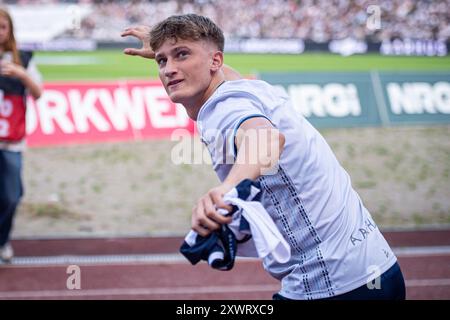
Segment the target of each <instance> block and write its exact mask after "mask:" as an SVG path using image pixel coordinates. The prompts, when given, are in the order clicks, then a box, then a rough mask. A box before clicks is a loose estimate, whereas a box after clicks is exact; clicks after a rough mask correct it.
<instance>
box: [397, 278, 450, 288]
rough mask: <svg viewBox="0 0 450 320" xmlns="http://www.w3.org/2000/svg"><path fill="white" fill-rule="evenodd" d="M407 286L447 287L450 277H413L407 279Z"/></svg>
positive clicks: (449, 283) (449, 284)
mask: <svg viewBox="0 0 450 320" xmlns="http://www.w3.org/2000/svg"><path fill="white" fill-rule="evenodd" d="M405 283H406V286H407V287H447V286H450V279H412V280H405Z"/></svg>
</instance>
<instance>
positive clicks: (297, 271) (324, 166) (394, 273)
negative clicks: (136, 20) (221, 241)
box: [122, 14, 405, 299]
mask: <svg viewBox="0 0 450 320" xmlns="http://www.w3.org/2000/svg"><path fill="white" fill-rule="evenodd" d="M149 31H150V29H149V28H148V27H137V28H129V29H127V30H125V32H124V33H123V34H122V36H129V35H131V36H135V37H137V38H138V39H140V40H142V41H143V47H142V48H141V49H131V48H128V49H125V51H124V52H125V53H126V54H130V55H139V56H142V57H146V58H151V59H155V60H156V62H157V64H158V68H159V77H160V79H161V81H162V83H163V85H164V87H165V89H166V91H167V94H168V95H169V97H170V98H171V100H172V101H173V102H176V103H181V104H183V106H184V107H185V108H186V111H187V113H188V115H189V117H190V118H191V119H193V120H194V121H197V125H198V129H199V132H200V135H201V137H202V140H203V141H204V142H205V144H206V145H207V147H208V150H209V152H210V154H211V157H212V161H213V167H214V170H215V171H216V173H217V175H218V176H219V178H220V180H221V181H222V183H221V184H220V185H219V186H217V187H215V188H213V189H211V190H209V191H208V192H207V193H206V194H205V195H204V196H202V197H201V198H200V199H199V200H198V201H197V204H196V205H195V207H194V209H193V212H192V229H193V230H194V231H196V232H197V233H199V234H200V235H202V236H206V235H208V234H209V233H211V232H213V231H214V230H217V229H218V228H219V227H220V225H221V224H224V223H229V222H230V221H231V218H229V217H224V216H222V215H221V214H219V213H218V212H217V210H218V209H219V208H225V209H228V210H229V209H230V207H229V206H227V205H226V204H225V203H224V202H223V195H224V194H226V193H227V192H228V191H229V190H231V189H232V188H233V187H234V186H236V185H237V184H238V183H239V182H240V181H242V180H244V179H252V180H257V181H258V182H259V183H260V185H261V189H262V191H261V192H262V195H261V203H262V204H263V206H264V207H265V209H266V210H267V212H268V213H269V214H270V216H271V218H272V219H273V221H274V222H275V224H276V225H277V227H278V228H279V230H280V232H281V234H282V235H283V236H284V238H285V239H286V240H287V242H288V243H289V245H290V247H291V259H290V261H289V262H287V263H283V264H280V263H277V262H276V261H275V260H274V259H272V258H271V256H268V257H267V258H265V259H264V261H263V263H264V268H265V269H266V270H267V271H268V272H269V273H270V274H271V275H272V276H273V277H275V278H277V279H279V280H280V281H281V284H282V287H281V290H280V292H279V293H277V294H275V295H274V299H404V298H405V286H404V280H403V276H402V273H401V271H400V268H399V265H398V264H397V259H396V257H395V255H394V254H393V252H392V250H391V249H390V247H389V245H388V244H387V242H386V241H385V239H384V238H383V236H382V234H381V233H380V231H379V229H378V228H377V226H376V224H375V223H374V222H373V220H372V218H371V216H370V214H369V212H368V211H367V209H366V208H365V207H364V206H363V204H362V202H361V199H360V198H359V196H358V194H357V193H356V192H355V191H354V190H353V188H352V186H351V182H350V178H349V176H348V174H347V173H346V171H345V170H344V169H343V168H342V167H341V166H340V165H339V163H338V161H337V160H336V158H335V156H334V154H333V152H332V151H331V149H330V148H329V146H328V145H327V143H326V142H325V140H324V139H323V137H322V136H321V135H320V133H319V132H318V131H316V130H315V129H314V128H313V127H312V126H311V125H310V123H309V122H308V121H307V120H306V119H305V118H303V117H302V116H301V115H300V114H298V113H297V112H296V111H295V110H294V108H293V107H292V104H291V101H290V99H289V97H288V96H287V95H286V94H285V92H284V91H283V90H280V89H278V88H275V87H272V86H271V85H269V84H267V83H266V82H263V81H259V80H243V79H239V78H240V77H239V75H238V74H237V73H236V72H234V71H233V70H232V69H231V68H229V67H226V66H224V65H223V49H224V37H223V34H222V31H221V30H220V29H219V28H218V27H217V26H216V25H215V24H214V23H213V22H212V21H211V20H209V19H208V18H206V17H202V16H198V15H195V14H188V15H181V16H172V17H169V18H167V19H166V20H164V21H162V22H160V23H159V24H157V25H156V26H154V27H153V29H151V32H149ZM214 133H215V134H214ZM260 146H263V147H260ZM229 159H232V160H233V161H231V163H230V161H229ZM274 164H276V165H274Z"/></svg>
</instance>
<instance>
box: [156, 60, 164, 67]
mask: <svg viewBox="0 0 450 320" xmlns="http://www.w3.org/2000/svg"><path fill="white" fill-rule="evenodd" d="M156 63H157V64H158V65H160V66H161V65H163V64H165V63H166V59H158V60H156Z"/></svg>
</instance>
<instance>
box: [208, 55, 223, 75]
mask: <svg viewBox="0 0 450 320" xmlns="http://www.w3.org/2000/svg"><path fill="white" fill-rule="evenodd" d="M222 65H223V52H222V51H216V52H214V53H213V56H212V59H211V71H212V72H217V71H219V70H220V69H221V68H222Z"/></svg>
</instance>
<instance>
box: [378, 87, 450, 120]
mask: <svg viewBox="0 0 450 320" xmlns="http://www.w3.org/2000/svg"><path fill="white" fill-rule="evenodd" d="M386 89H387V95H388V99H389V102H390V106H391V111H392V113H393V114H398V115H400V114H439V113H441V114H450V84H449V83H448V82H443V81H441V82H436V83H435V84H431V83H427V82H405V83H403V84H399V83H394V82H390V83H388V84H387V86H386Z"/></svg>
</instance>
